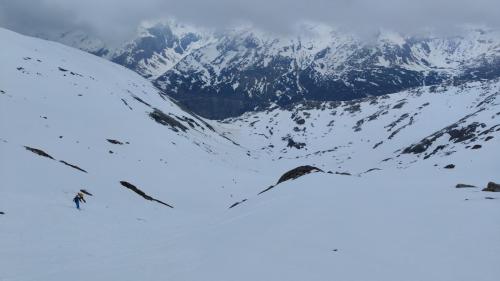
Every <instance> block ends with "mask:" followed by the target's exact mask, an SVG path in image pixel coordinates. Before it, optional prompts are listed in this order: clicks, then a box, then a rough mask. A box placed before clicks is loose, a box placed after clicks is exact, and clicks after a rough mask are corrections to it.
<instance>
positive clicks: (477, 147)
mask: <svg viewBox="0 0 500 281" xmlns="http://www.w3.org/2000/svg"><path fill="white" fill-rule="evenodd" d="M481 147H482V146H481V145H480V144H476V145H474V146H473V147H472V148H471V149H480V148H481Z"/></svg>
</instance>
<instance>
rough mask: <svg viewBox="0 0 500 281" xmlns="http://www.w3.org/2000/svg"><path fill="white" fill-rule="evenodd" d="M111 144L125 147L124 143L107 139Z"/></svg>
mask: <svg viewBox="0 0 500 281" xmlns="http://www.w3.org/2000/svg"><path fill="white" fill-rule="evenodd" d="M106 140H107V141H108V142H109V143H112V144H119V145H123V142H121V141H119V140H114V139H106Z"/></svg>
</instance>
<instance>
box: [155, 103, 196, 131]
mask: <svg viewBox="0 0 500 281" xmlns="http://www.w3.org/2000/svg"><path fill="white" fill-rule="evenodd" d="M149 117H151V118H152V119H153V120H155V121H156V122H157V123H159V124H162V125H164V126H169V127H170V128H171V129H172V130H173V131H175V132H178V131H179V129H180V130H182V131H183V132H185V131H187V130H188V128H187V127H186V126H184V125H183V124H182V123H181V122H179V121H177V120H175V118H173V117H170V116H169V115H167V114H165V113H163V111H161V110H159V109H157V108H155V109H154V111H153V112H151V113H149Z"/></svg>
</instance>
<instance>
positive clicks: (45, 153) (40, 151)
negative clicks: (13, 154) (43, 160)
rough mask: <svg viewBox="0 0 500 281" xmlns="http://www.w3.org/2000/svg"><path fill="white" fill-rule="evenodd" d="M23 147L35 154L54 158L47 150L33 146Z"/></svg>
mask: <svg viewBox="0 0 500 281" xmlns="http://www.w3.org/2000/svg"><path fill="white" fill-rule="evenodd" d="M24 148H26V150H28V151H31V152H33V153H35V154H37V155H40V156H42V157H47V158H50V159H52V160H54V157H52V156H50V155H49V154H48V153H47V152H45V151H43V150H41V149H38V148H33V147H29V146H25V147H24Z"/></svg>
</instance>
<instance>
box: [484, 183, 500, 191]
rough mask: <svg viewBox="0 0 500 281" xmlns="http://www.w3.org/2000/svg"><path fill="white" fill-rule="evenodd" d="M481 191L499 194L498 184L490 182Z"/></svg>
mask: <svg viewBox="0 0 500 281" xmlns="http://www.w3.org/2000/svg"><path fill="white" fill-rule="evenodd" d="M483 191H489V192H500V184H498V183H494V182H492V181H490V182H489V183H488V185H487V186H486V188H485V189H483Z"/></svg>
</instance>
